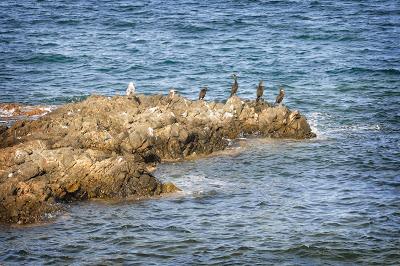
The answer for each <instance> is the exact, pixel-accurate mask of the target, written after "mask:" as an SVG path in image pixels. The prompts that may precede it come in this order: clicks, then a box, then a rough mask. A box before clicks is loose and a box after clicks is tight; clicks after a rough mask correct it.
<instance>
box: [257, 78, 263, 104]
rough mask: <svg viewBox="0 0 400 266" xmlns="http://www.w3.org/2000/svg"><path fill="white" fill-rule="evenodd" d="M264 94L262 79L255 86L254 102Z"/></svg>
mask: <svg viewBox="0 0 400 266" xmlns="http://www.w3.org/2000/svg"><path fill="white" fill-rule="evenodd" d="M263 94H264V81H262V80H260V83H258V87H257V99H256V102H258V101H260V99H261V97H262V96H263Z"/></svg>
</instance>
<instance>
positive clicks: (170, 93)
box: [168, 88, 176, 99]
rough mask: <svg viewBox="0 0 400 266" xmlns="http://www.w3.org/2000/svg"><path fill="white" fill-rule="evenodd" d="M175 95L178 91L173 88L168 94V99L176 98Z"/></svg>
mask: <svg viewBox="0 0 400 266" xmlns="http://www.w3.org/2000/svg"><path fill="white" fill-rule="evenodd" d="M175 93H176V90H175V89H174V88H171V89H170V90H169V93H168V98H170V99H172V98H174V96H175Z"/></svg>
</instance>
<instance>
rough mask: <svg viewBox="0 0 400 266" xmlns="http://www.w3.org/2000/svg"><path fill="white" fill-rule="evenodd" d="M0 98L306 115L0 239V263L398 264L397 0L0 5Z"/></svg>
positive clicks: (6, 231) (10, 230) (3, 232)
mask: <svg viewBox="0 0 400 266" xmlns="http://www.w3.org/2000/svg"><path fill="white" fill-rule="evenodd" d="M0 25H1V27H0V102H18V103H25V104H29V105H36V104H40V105H49V106H53V105H59V104H63V103H67V102H73V101H78V100H81V99H84V98H85V97H87V96H88V95H90V94H104V95H115V94H122V93H124V90H125V89H126V86H127V84H128V82H130V81H133V82H134V83H135V84H136V89H137V92H138V93H145V94H155V93H161V94H167V92H168V90H169V89H170V88H171V87H173V88H175V89H176V90H177V91H178V93H179V94H181V95H183V96H185V97H188V98H191V99H195V98H196V97H197V95H198V91H199V89H200V87H201V86H204V85H207V86H208V87H209V91H208V93H207V96H206V100H218V101H223V100H225V99H226V98H227V97H228V96H229V93H230V85H231V82H232V80H231V77H230V76H231V74H232V73H237V74H238V76H239V79H238V81H239V91H238V96H239V97H242V98H247V99H254V98H255V92H256V86H257V84H258V82H259V80H261V79H262V80H264V82H265V85H266V89H265V99H266V100H267V101H273V100H274V98H275V96H276V95H277V93H278V89H279V87H280V86H283V87H284V88H285V90H286V97H285V100H284V104H286V105H287V106H288V107H289V108H292V109H297V110H299V111H300V112H302V113H303V114H305V115H306V117H307V118H308V121H309V123H310V125H311V126H312V129H313V131H314V132H315V133H316V134H317V135H318V136H317V138H315V139H312V140H303V141H294V140H270V139H248V140H247V141H245V142H246V144H245V145H243V146H242V147H240V148H238V147H236V148H235V149H232V150H231V151H228V152H227V153H224V154H222V155H220V156H215V157H210V158H204V159H201V160H196V161H188V162H183V163H174V164H162V165H160V166H159V168H158V170H157V171H156V173H155V174H156V175H157V176H158V177H159V178H160V179H161V180H163V181H171V182H174V183H175V184H177V185H178V186H179V187H180V188H182V190H183V191H182V192H181V193H178V194H177V195H174V196H171V197H166V198H162V199H154V200H146V201H140V202H125V203H107V202H83V203H78V204H72V205H71V206H70V210H69V211H68V212H67V213H65V214H64V215H63V216H61V217H59V218H58V219H56V221H55V222H53V223H49V224H42V225H40V226H29V227H15V226H13V227H8V226H3V227H1V229H0V243H1V244H0V264H5V265H8V264H15V265H19V264H57V265H59V264H115V263H119V264H146V265H153V264H154V265H155V264H159V265H176V264H196V265H198V264H205V265H213V264H214V265H224V264H226V265H231V264H240V265H242V264H247V265H254V264H261V265H265V264H276V265H321V264H328V265H329V264H331V265H354V264H376V265H382V264H387V265H389V264H392V265H396V264H398V263H399V262H400V248H399V247H400V3H399V2H398V1H395V0H383V1H329V0H327V1H307V0H305V1H286V0H285V1H284V0H282V1H255V0H254V1H183V0H178V1H159V0H155V1H127V0H121V1H79V0H78V1H2V2H0Z"/></svg>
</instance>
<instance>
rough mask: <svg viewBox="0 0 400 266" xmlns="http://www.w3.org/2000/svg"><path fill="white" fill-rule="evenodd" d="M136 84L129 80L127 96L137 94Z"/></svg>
mask: <svg viewBox="0 0 400 266" xmlns="http://www.w3.org/2000/svg"><path fill="white" fill-rule="evenodd" d="M135 90H136V89H135V85H134V84H133V82H129V84H128V88H126V96H128V97H131V96H133V95H134V94H135Z"/></svg>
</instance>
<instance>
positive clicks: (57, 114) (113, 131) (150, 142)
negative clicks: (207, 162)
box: [0, 95, 315, 223]
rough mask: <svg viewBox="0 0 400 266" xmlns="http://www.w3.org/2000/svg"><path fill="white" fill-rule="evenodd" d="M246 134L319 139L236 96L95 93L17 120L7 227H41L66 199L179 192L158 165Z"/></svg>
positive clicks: (7, 186) (8, 149) (277, 111)
mask: <svg viewBox="0 0 400 266" xmlns="http://www.w3.org/2000/svg"><path fill="white" fill-rule="evenodd" d="M241 135H259V136H268V137H276V138H297V139H304V138H311V137H314V136H315V135H314V134H313V133H312V132H311V129H310V127H309V125H308V123H307V121H306V118H305V117H304V116H302V115H301V114H300V113H299V112H298V111H291V110H289V109H288V108H287V107H285V106H277V107H273V106H271V105H270V104H268V103H263V102H259V103H256V102H254V101H242V100H241V99H240V98H238V97H236V96H234V97H232V98H230V99H229V100H228V101H227V102H226V104H223V103H215V102H205V101H190V100H187V99H185V98H182V97H180V96H178V95H175V96H174V97H172V98H171V97H166V96H161V95H155V96H143V95H140V96H137V97H134V99H128V98H127V97H123V96H115V97H113V98H110V97H104V96H92V97H90V98H88V99H87V100H85V101H83V102H79V103H73V104H67V105H64V106H62V107H60V108H58V109H56V110H55V111H53V112H52V113H49V114H47V115H45V116H43V117H41V118H40V119H38V120H35V121H18V122H16V123H15V124H14V125H13V126H12V127H11V128H8V129H6V130H5V129H4V128H3V129H1V130H0V222H7V223H32V222H37V221H40V220H42V219H43V217H44V214H45V213H47V212H53V211H56V210H59V209H60V208H61V207H62V206H63V205H60V203H63V202H71V201H75V200H84V199H91V198H117V199H118V198H121V199H122V198H143V197H151V196H157V195H161V194H163V193H170V192H174V191H177V190H178V188H176V187H175V186H174V185H173V184H171V183H168V184H162V183H161V182H160V181H158V180H157V179H156V178H155V177H154V176H153V175H152V174H151V172H152V170H154V168H155V166H156V164H157V163H159V162H160V161H161V160H181V159H185V158H193V157H195V156H198V155H206V154H210V153H212V152H214V151H219V150H222V149H224V148H226V147H227V146H228V143H229V141H228V139H234V138H237V137H238V136H241Z"/></svg>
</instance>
